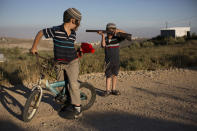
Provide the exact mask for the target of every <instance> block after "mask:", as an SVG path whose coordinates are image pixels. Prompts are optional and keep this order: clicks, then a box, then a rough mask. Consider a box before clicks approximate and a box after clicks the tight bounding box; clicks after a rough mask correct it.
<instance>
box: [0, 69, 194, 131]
mask: <svg viewBox="0 0 197 131" xmlns="http://www.w3.org/2000/svg"><path fill="white" fill-rule="evenodd" d="M80 80H82V81H87V82H89V83H91V84H92V85H94V86H95V88H96V89H97V98H96V102H95V103H94V105H93V106H92V107H91V108H90V109H89V110H87V111H85V112H83V117H82V118H81V119H78V120H67V119H64V118H62V117H61V116H60V115H59V114H58V111H57V110H58V109H59V108H60V106H59V105H57V104H56V103H54V102H53V101H52V98H53V97H52V95H51V94H50V93H49V92H45V93H44V97H43V99H42V102H41V104H40V107H39V110H38V113H37V114H36V116H35V117H34V119H33V120H32V121H31V122H29V123H26V122H23V121H22V117H21V112H22V110H23V106H24V104H25V101H26V99H27V97H28V94H29V91H30V89H29V88H28V87H26V86H25V85H12V86H6V85H1V84H0V97H1V98H0V130H1V131H4V130H7V131H11V130H14V131H18V130H30V131H45V130H47V131H54V130H58V131H63V130H65V131H119V130H121V131H166V130H168V131H197V68H191V69H170V70H157V71H130V72H120V74H119V77H118V83H117V88H118V89H119V90H120V91H121V95H120V96H112V95H110V96H108V97H102V96H100V94H101V92H102V91H103V90H104V89H105V77H104V74H103V73H94V74H86V75H82V76H80Z"/></svg>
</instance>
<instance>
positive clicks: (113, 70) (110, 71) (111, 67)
mask: <svg viewBox="0 0 197 131" xmlns="http://www.w3.org/2000/svg"><path fill="white" fill-rule="evenodd" d="M119 68H120V65H119V64H111V63H108V64H106V70H105V76H106V77H107V78H109V77H111V76H113V75H114V76H117V75H118V72H119Z"/></svg>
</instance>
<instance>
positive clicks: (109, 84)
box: [106, 77, 111, 91]
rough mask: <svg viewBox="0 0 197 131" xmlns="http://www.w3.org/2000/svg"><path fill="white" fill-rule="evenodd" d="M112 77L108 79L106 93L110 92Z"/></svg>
mask: <svg viewBox="0 0 197 131" xmlns="http://www.w3.org/2000/svg"><path fill="white" fill-rule="evenodd" d="M110 86H111V77H106V91H110Z"/></svg>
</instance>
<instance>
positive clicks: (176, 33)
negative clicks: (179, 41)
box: [161, 27, 190, 38]
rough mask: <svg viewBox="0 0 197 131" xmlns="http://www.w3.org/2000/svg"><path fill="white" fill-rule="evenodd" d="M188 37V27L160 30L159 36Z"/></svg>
mask: <svg viewBox="0 0 197 131" xmlns="http://www.w3.org/2000/svg"><path fill="white" fill-rule="evenodd" d="M189 35H190V27H173V28H165V29H161V36H163V37H170V36H171V37H175V38H176V37H183V36H189Z"/></svg>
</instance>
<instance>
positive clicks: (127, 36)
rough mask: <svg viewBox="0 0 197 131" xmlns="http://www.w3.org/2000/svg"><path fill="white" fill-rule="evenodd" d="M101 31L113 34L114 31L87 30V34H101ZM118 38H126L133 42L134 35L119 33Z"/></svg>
mask: <svg viewBox="0 0 197 131" xmlns="http://www.w3.org/2000/svg"><path fill="white" fill-rule="evenodd" d="M99 31H101V32H103V33H108V34H113V32H112V31H107V30H86V32H99ZM116 36H117V37H122V38H125V39H127V40H129V41H131V37H132V34H128V33H122V32H118V33H116Z"/></svg>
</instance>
